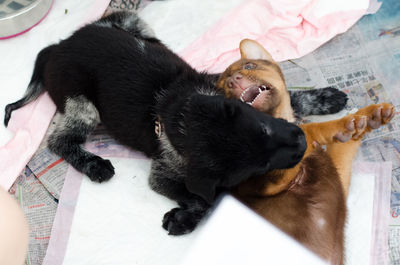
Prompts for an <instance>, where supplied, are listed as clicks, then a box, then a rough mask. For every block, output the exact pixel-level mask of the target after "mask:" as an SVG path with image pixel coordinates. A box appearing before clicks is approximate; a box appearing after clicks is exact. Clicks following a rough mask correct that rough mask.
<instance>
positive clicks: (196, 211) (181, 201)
mask: <svg viewBox="0 0 400 265" xmlns="http://www.w3.org/2000/svg"><path fill="white" fill-rule="evenodd" d="M172 164H173V163H171V162H170V161H169V160H168V159H167V158H165V157H158V158H155V159H154V160H153V163H152V167H151V173H150V178H149V184H150V187H151V188H152V189H153V190H154V191H156V192H158V193H160V194H162V195H164V196H166V197H168V198H170V199H172V200H174V201H176V202H177V203H178V205H179V207H177V208H173V209H171V210H170V211H169V212H167V213H166V214H165V215H164V218H163V221H162V227H163V228H164V229H165V230H167V231H168V234H169V235H183V234H187V233H190V232H192V231H193V230H194V229H195V228H196V226H197V224H198V223H199V222H200V221H201V220H202V219H203V217H204V216H205V215H206V214H207V212H208V210H209V208H210V205H209V204H208V203H207V202H206V201H205V200H203V199H202V198H201V197H200V196H197V195H195V194H193V193H191V192H189V191H188V190H187V189H186V186H185V183H184V179H185V175H184V173H183V172H185V170H184V168H180V167H179V166H178V165H175V166H176V167H171V165H172Z"/></svg>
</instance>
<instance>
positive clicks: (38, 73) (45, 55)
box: [4, 45, 55, 127]
mask: <svg viewBox="0 0 400 265" xmlns="http://www.w3.org/2000/svg"><path fill="white" fill-rule="evenodd" d="M54 47H55V45H51V46H49V47H47V48H44V49H43V50H41V51H40V52H39V54H38V56H37V57H36V62H35V67H34V69H33V74H32V77H31V81H30V82H29V85H28V88H27V89H26V92H25V95H24V96H23V97H22V98H21V99H20V100H18V101H16V102H14V103H10V104H8V105H7V106H6V109H5V115H4V125H5V126H6V127H7V125H8V122H9V121H10V118H11V113H12V112H13V111H14V110H16V109H19V108H21V107H23V106H25V105H26V104H28V103H30V102H32V101H34V100H36V99H37V98H38V97H39V96H40V95H41V94H42V93H43V92H44V89H43V84H42V80H43V71H44V67H45V65H46V63H47V61H48V59H49V56H50V54H51V51H52V50H53V48H54Z"/></svg>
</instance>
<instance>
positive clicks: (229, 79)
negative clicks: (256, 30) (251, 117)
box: [217, 39, 290, 115]
mask: <svg viewBox="0 0 400 265" xmlns="http://www.w3.org/2000/svg"><path fill="white" fill-rule="evenodd" d="M240 53H241V59H240V60H239V61H236V62H235V63H233V64H232V65H230V66H229V67H228V68H227V69H226V70H225V72H223V73H222V75H221V76H220V78H219V80H218V82H217V86H218V88H219V89H223V91H224V93H225V95H226V96H227V97H228V98H237V99H240V100H242V101H243V102H246V103H248V104H250V105H251V106H253V107H254V108H256V109H258V110H260V111H262V112H266V113H269V114H271V115H274V114H275V110H276V109H277V108H278V106H279V105H281V103H282V100H283V99H284V98H285V97H287V96H288V93H287V91H286V85H285V80H284V78H283V74H282V72H281V69H280V68H279V66H278V64H277V63H276V62H275V61H274V60H273V59H272V57H271V55H270V54H269V53H268V52H267V51H266V50H265V49H264V48H263V47H262V46H261V45H260V44H258V43H257V42H255V41H252V40H248V39H246V40H243V41H241V43H240ZM289 103H290V101H289Z"/></svg>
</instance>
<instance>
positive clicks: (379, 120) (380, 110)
mask: <svg viewBox="0 0 400 265" xmlns="http://www.w3.org/2000/svg"><path fill="white" fill-rule="evenodd" d="M394 113H395V110H394V106H393V105H392V104H389V103H381V104H377V105H375V106H374V108H372V109H371V110H370V115H368V127H369V128H371V129H377V128H379V127H380V126H382V125H384V124H386V123H389V122H390V121H391V120H392V118H393V117H394Z"/></svg>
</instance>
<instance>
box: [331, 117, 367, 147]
mask: <svg viewBox="0 0 400 265" xmlns="http://www.w3.org/2000/svg"><path fill="white" fill-rule="evenodd" d="M341 121H342V122H343V128H340V129H339V132H338V133H336V134H335V135H334V139H336V140H338V141H339V142H342V143H345V142H348V141H350V140H351V139H353V140H357V139H358V138H359V137H360V136H361V135H362V133H363V132H364V131H365V128H366V127H367V117H366V116H363V115H347V116H346V117H344V118H342V119H341Z"/></svg>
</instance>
